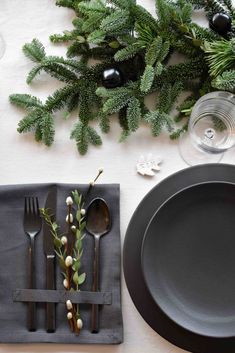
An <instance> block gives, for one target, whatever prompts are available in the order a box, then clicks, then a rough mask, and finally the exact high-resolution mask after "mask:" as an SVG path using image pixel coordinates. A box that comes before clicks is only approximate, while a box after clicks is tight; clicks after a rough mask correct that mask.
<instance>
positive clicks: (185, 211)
mask: <svg viewBox="0 0 235 353" xmlns="http://www.w3.org/2000/svg"><path fill="white" fill-rule="evenodd" d="M234 215H235V185H234V184H228V183H221V182H220V183H217V182H209V183H202V184H199V185H194V186H192V187H189V188H186V189H184V190H182V191H180V192H178V193H176V194H175V195H174V196H173V197H171V198H170V199H168V200H167V201H166V202H165V203H164V204H163V205H162V206H161V207H160V208H159V209H158V210H157V212H156V213H155V215H154V216H153V218H152V219H151V221H150V223H149V225H148V227H147V230H146V233H145V236H144V240H143V243H142V256H141V258H142V268H143V275H144V278H145V281H146V284H147V287H148V289H149V291H150V293H151V295H152V297H153V299H154V301H155V302H156V303H157V305H159V307H160V308H161V309H162V310H163V311H164V312H165V313H166V314H167V315H168V316H169V318H170V319H172V320H174V321H175V322H176V323H178V324H179V325H180V326H183V327H184V328H186V329H188V330H190V331H192V332H194V333H197V334H201V335H206V336H212V337H233V336H234V334H235V295H234V294H235V280H234V279H235V256H234V249H235V217H234ZM221 284H222V285H221Z"/></svg>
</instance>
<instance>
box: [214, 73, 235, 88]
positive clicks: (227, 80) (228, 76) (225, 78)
mask: <svg viewBox="0 0 235 353" xmlns="http://www.w3.org/2000/svg"><path fill="white" fill-rule="evenodd" d="M212 87H214V88H216V89H219V90H223V91H229V92H235V70H228V71H224V72H223V73H222V74H221V75H219V76H217V77H216V78H215V79H214V80H213V81H212Z"/></svg>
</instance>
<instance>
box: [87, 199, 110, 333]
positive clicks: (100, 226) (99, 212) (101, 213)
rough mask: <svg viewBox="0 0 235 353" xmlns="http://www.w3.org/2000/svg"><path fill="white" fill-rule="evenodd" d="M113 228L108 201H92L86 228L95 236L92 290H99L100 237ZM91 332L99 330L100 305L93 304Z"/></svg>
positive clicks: (88, 210) (88, 209)
mask: <svg viewBox="0 0 235 353" xmlns="http://www.w3.org/2000/svg"><path fill="white" fill-rule="evenodd" d="M110 229H111V216H110V211H109V207H108V205H107V203H106V202H105V200H104V199H102V198H95V199H94V200H92V201H91V203H90V204H89V206H88V208H87V212H86V230H87V232H88V233H89V234H91V235H92V236H93V237H94V242H95V248H94V265H93V285H92V291H93V292H97V291H99V258H100V254H99V253H100V238H101V237H102V236H103V235H105V234H107V233H108V232H109V231H110ZM91 332H92V333H98V332H99V306H98V305H96V304H92V310H91Z"/></svg>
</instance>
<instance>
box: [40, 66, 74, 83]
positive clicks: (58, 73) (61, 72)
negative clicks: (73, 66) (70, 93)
mask: <svg viewBox="0 0 235 353" xmlns="http://www.w3.org/2000/svg"><path fill="white" fill-rule="evenodd" d="M43 68H44V70H45V71H46V72H47V73H48V74H50V75H51V76H52V77H55V78H57V79H58V80H59V81H62V82H67V83H70V82H76V81H77V79H78V78H77V76H76V75H75V74H74V73H73V72H72V71H71V70H69V69H67V68H66V67H64V66H63V65H60V64H56V63H46V64H43Z"/></svg>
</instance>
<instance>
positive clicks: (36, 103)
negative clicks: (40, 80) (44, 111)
mask: <svg viewBox="0 0 235 353" xmlns="http://www.w3.org/2000/svg"><path fill="white" fill-rule="evenodd" d="M9 99H10V102H11V103H13V104H15V105H17V106H18V107H22V108H25V109H26V110H32V109H34V108H43V103H42V101H41V100H40V99H38V98H37V97H34V96H32V95H31V94H19V93H16V94H11V95H10V97H9Z"/></svg>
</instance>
